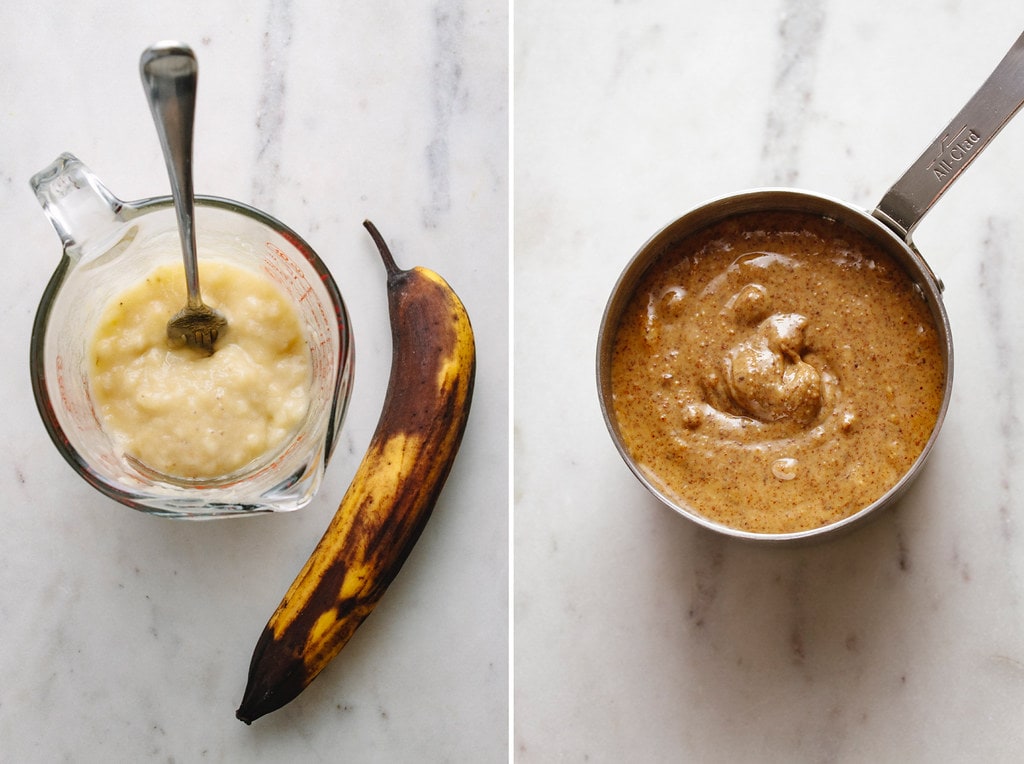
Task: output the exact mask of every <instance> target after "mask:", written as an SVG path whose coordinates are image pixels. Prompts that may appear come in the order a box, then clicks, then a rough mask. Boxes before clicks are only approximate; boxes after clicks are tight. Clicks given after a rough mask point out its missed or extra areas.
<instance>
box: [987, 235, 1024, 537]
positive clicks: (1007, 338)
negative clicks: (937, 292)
mask: <svg viewBox="0 0 1024 764" xmlns="http://www.w3.org/2000/svg"><path fill="white" fill-rule="evenodd" d="M1011 232H1012V226H1011V225H1009V223H1008V222H1007V221H1006V220H1001V219H996V218H992V217H990V218H988V219H987V220H986V224H985V233H984V240H983V242H982V247H981V258H980V259H979V262H978V285H979V288H980V289H981V292H982V305H983V306H984V319H985V324H986V330H987V331H986V334H987V335H988V343H989V344H991V349H992V352H993V354H994V357H995V362H996V368H997V373H996V374H995V375H994V376H993V377H992V378H991V379H990V380H989V381H988V383H989V387H990V392H991V395H992V398H993V399H994V400H995V403H996V407H997V410H998V412H999V417H998V423H997V428H998V438H996V443H997V444H998V446H999V453H998V454H997V455H996V461H997V464H998V488H999V498H998V511H999V520H1000V523H1001V525H1002V528H1003V533H1004V535H1005V537H1006V540H1007V541H1011V540H1012V539H1013V538H1014V536H1015V533H1014V530H1015V522H1014V520H1015V518H1014V516H1013V512H1012V503H1013V498H1014V496H1015V495H1017V493H1018V492H1019V490H1020V486H1019V482H1020V474H1021V473H1020V466H1019V465H1020V460H1019V456H1018V451H1017V449H1016V448H1015V444H1016V443H1017V442H1018V441H1019V440H1020V439H1021V435H1022V432H1021V415H1020V402H1019V400H1018V398H1017V387H1018V381H1017V376H1016V368H1015V366H1014V364H1013V363H1012V362H1011V359H1013V358H1015V357H1016V356H1018V355H1019V354H1020V352H1021V350H1022V349H1021V348H1018V347H1017V343H1016V341H1017V340H1018V339H1019V337H1020V334H1019V332H1015V331H1013V330H1012V329H1011V327H1010V326H1009V325H1008V323H1007V315H1006V306H1008V305H1010V304H1011V300H1013V297H1014V294H1015V292H1016V291H1017V290H1016V288H1015V281H1014V278H1013V274H1012V272H1011V271H1009V269H1008V267H1007V265H1008V260H1009V259H1010V257H1011V254H1010V253H1009V252H1008V251H1007V249H1008V248H1010V247H1013V246H1014V245H1013V244H1012V239H1011V238H1010V237H1011V235H1012V233H1011Z"/></svg>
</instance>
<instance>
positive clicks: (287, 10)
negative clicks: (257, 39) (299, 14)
mask: <svg viewBox="0 0 1024 764" xmlns="http://www.w3.org/2000/svg"><path fill="white" fill-rule="evenodd" d="M291 6H292V3H291V0H270V2H269V5H268V8H267V18H266V22H265V28H264V32H263V40H262V45H261V46H260V53H261V72H260V74H261V75H262V76H261V88H260V99H259V103H258V105H257V111H256V130H257V135H258V136H259V138H258V145H257V147H256V162H255V168H254V172H253V174H252V178H253V179H252V198H253V203H254V204H255V205H256V206H257V207H262V208H264V209H272V208H273V206H274V199H275V195H276V193H277V189H278V187H279V185H280V180H281V151H282V145H283V144H282V140H281V139H282V135H283V132H284V122H285V118H286V114H287V111H286V108H285V104H286V97H287V87H288V53H289V46H290V44H291V41H292V7H291Z"/></svg>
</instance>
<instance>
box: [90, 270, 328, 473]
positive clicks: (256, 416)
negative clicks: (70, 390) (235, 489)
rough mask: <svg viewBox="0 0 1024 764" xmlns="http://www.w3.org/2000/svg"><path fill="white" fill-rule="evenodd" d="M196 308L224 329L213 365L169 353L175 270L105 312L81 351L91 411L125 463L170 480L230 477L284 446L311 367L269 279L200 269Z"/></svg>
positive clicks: (305, 400)
mask: <svg viewBox="0 0 1024 764" xmlns="http://www.w3.org/2000/svg"><path fill="white" fill-rule="evenodd" d="M200 276H201V283H202V287H203V300H204V302H206V303H207V304H208V305H210V307H212V308H215V309H216V310H218V311H220V312H221V313H222V314H223V315H224V316H225V318H226V319H227V322H228V328H227V330H226V331H225V332H224V333H223V334H222V335H221V337H220V339H219V340H218V342H217V350H216V352H215V353H214V354H213V355H210V356H208V355H206V354H205V353H203V352H201V351H197V350H193V349H191V348H187V347H182V348H171V347H169V345H168V342H167V320H168V318H170V317H171V316H172V315H173V314H175V313H176V312H177V311H179V310H180V309H181V307H182V305H184V302H185V278H184V270H183V268H182V267H181V266H180V265H165V266H161V267H159V268H157V269H156V270H154V271H153V272H151V273H150V274H149V275H148V276H147V277H146V278H145V279H144V280H143V281H141V282H140V283H138V284H136V285H134V286H132V287H131V288H129V289H128V290H126V291H125V292H123V293H122V294H120V295H119V296H117V297H116V298H115V299H113V300H112V301H111V302H110V303H109V304H108V305H107V306H106V307H105V309H104V311H103V313H102V315H101V317H100V320H99V323H98V325H97V328H96V332H95V335H94V337H93V341H92V345H91V347H90V354H89V355H90V359H89V360H90V381H91V387H92V396H93V401H94V405H95V408H96V411H97V414H98V415H99V418H100V420H101V422H102V424H103V428H104V430H105V431H106V432H107V433H108V434H109V435H110V436H111V438H113V439H114V441H115V442H116V443H117V445H118V446H119V448H120V449H121V450H122V451H123V452H124V453H125V454H126V455H130V456H132V457H134V458H135V459H137V460H139V461H140V462H142V463H143V464H145V465H146V466H147V467H149V468H151V469H153V470H157V471H158V472H162V473H164V474H166V475H171V476H175V477H179V478H188V479H196V478H199V479H203V478H214V477H219V476H223V475H227V474H229V473H232V472H234V471H236V470H239V469H241V468H243V467H245V466H246V465H247V464H249V463H250V462H252V461H253V460H255V459H258V458H259V457H261V456H264V455H266V454H268V453H270V452H272V451H274V450H275V449H277V448H278V447H280V446H281V445H283V443H284V441H285V439H286V438H287V437H288V436H289V434H291V433H292V432H293V431H294V430H295V429H296V428H297V427H298V426H299V425H300V424H301V423H302V421H303V419H304V417H305V415H306V410H307V408H308V407H309V398H310V394H309V390H310V383H311V376H312V372H311V361H310V354H309V350H308V348H307V346H306V342H305V339H304V335H303V331H302V327H301V325H300V322H299V317H298V314H297V312H296V311H295V309H294V308H293V306H292V305H291V304H290V303H289V301H288V298H287V297H286V296H285V295H284V293H283V292H282V291H281V290H280V289H279V288H278V287H277V286H276V285H275V284H274V283H273V282H271V281H270V280H269V279H268V278H266V277H265V276H263V275H261V274H259V273H256V272H254V271H250V270H247V269H245V268H242V267H239V266H236V265H231V264H228V263H225V262H218V261H204V262H203V263H202V264H201V265H200Z"/></svg>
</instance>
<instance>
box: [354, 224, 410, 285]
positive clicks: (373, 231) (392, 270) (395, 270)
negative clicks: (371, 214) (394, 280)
mask: <svg viewBox="0 0 1024 764" xmlns="http://www.w3.org/2000/svg"><path fill="white" fill-rule="evenodd" d="M363 227H364V228H365V229H366V230H367V231H369V232H370V236H372V237H373V243H374V244H376V245H377V251H378V252H380V257H381V259H382V260H383V261H384V268H385V269H386V270H387V272H388V276H389V277H390V276H395V275H397V274H399V273H401V272H402V269H401V268H399V267H398V265H396V264H395V258H394V257H392V255H391V250H390V249H389V248H388V245H387V242H385V241H384V237H383V236H381V235H380V231H378V230H377V226H375V225H374V224H373V223H371V222H370V221H369V220H364V221H363Z"/></svg>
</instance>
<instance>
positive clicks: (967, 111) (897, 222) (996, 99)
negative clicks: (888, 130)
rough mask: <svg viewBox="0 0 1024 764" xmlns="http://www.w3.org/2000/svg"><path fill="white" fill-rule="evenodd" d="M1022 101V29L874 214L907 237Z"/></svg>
mask: <svg viewBox="0 0 1024 764" xmlns="http://www.w3.org/2000/svg"><path fill="white" fill-rule="evenodd" d="M1022 105H1024V34H1022V35H1021V36H1020V37H1019V38H1017V42H1015V43H1014V44H1013V47H1012V48H1010V51H1009V52H1008V53H1007V54H1006V56H1004V57H1003V60H1002V61H1000V62H999V65H998V66H997V67H996V68H995V71H993V72H992V74H991V75H990V76H989V78H988V79H987V80H985V83H984V84H983V85H982V86H981V87H980V88H979V89H978V92H977V93H975V94H974V96H973V97H972V98H971V100H970V101H968V102H967V105H966V106H964V108H963V109H961V110H960V113H959V114H957V115H956V116H955V117H953V119H952V121H951V122H950V123H949V125H948V127H946V129H945V130H943V131H942V132H941V133H939V136H938V138H936V139H935V140H934V141H933V142H932V144H931V145H930V146H929V147H928V148H927V149H926V150H925V152H924V153H923V154H922V155H921V157H920V158H919V159H918V160H917V161H916V162H914V164H912V165H911V166H910V168H909V169H908V170H907V171H906V172H905V173H904V174H903V177H901V178H900V179H899V180H897V181H896V183H895V184H894V185H893V187H892V188H890V189H889V191H888V192H886V194H885V196H883V197H882V200H881V201H880V202H879V203H878V207H877V208H876V209H875V211H874V213H873V214H874V216H875V217H876V218H878V219H879V220H881V221H882V222H884V223H885V224H886V225H888V226H889V227H890V228H892V229H893V230H895V231H896V232H897V233H898V234H899V235H900V236H902V237H903V238H904V240H906V241H907V242H909V241H910V237H911V234H912V232H913V230H914V228H915V226H917V224H918V223H919V222H920V221H921V218H923V217H924V215H925V213H926V212H928V210H930V209H931V207H932V205H933V204H935V202H936V201H938V199H939V197H940V196H942V194H943V193H945V191H946V189H947V188H949V187H950V186H951V185H952V183H953V181H954V180H956V179H957V178H958V177H959V176H960V173H962V172H963V171H964V170H965V169H966V168H967V165H969V164H970V163H971V162H973V161H974V159H975V157H977V156H978V154H980V153H981V151H982V149H984V148H985V146H987V145H988V143H989V141H991V140H992V139H993V138H994V137H995V136H996V135H997V134H998V133H999V131H1000V130H1001V129H1002V128H1003V126H1004V125H1005V124H1006V123H1007V122H1009V121H1010V118H1011V117H1013V115H1014V114H1016V113H1017V110H1018V109H1020V107H1021V106H1022Z"/></svg>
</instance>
